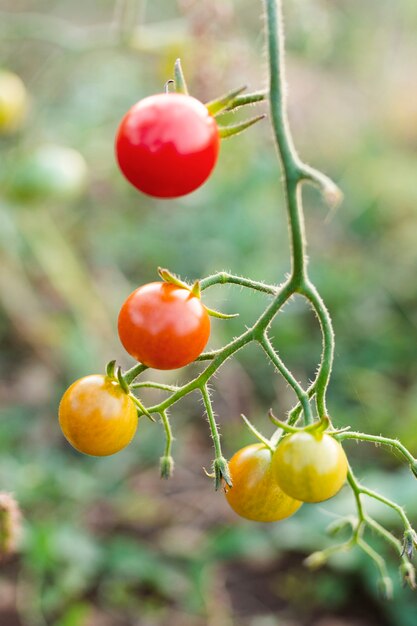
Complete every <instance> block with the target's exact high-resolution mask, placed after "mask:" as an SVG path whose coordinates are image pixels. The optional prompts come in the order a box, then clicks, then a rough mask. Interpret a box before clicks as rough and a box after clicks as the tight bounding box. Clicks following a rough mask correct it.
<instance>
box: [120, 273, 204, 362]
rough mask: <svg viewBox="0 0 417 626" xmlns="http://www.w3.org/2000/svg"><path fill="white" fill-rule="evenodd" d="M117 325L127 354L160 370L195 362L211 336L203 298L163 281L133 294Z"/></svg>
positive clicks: (140, 288)
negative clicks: (201, 299)
mask: <svg viewBox="0 0 417 626" xmlns="http://www.w3.org/2000/svg"><path fill="white" fill-rule="evenodd" d="M118 326H119V337H120V341H121V342H122V344H123V346H124V347H125V349H126V350H127V352H129V354H130V355H131V356H133V357H134V358H135V359H136V360H137V361H140V362H141V363H143V364H144V365H148V367H154V368H156V369H160V370H171V369H176V368H177V367H183V366H184V365H187V364H188V363H191V362H192V361H194V359H196V358H197V357H198V356H199V355H200V354H201V352H202V351H203V350H204V347H205V345H206V343H207V341H208V339H209V336H210V318H209V316H208V313H207V311H206V309H205V308H204V306H203V305H202V304H201V302H200V299H199V298H197V297H196V296H194V295H193V294H192V293H190V292H189V291H188V289H184V288H181V287H177V286H176V285H173V284H170V283H164V282H159V283H149V284H148V285H143V286H142V287H139V288H138V289H136V291H134V292H133V293H131V294H130V296H129V297H128V299H127V300H126V301H125V303H124V304H123V306H122V308H121V310H120V314H119V323H118Z"/></svg>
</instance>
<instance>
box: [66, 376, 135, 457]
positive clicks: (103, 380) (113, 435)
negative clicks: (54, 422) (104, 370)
mask: <svg viewBox="0 0 417 626" xmlns="http://www.w3.org/2000/svg"><path fill="white" fill-rule="evenodd" d="M59 423H60V425H61V428H62V432H63V433H64V435H65V437H66V438H67V440H68V441H69V442H70V444H71V445H72V446H73V447H74V448H75V449H76V450H78V451H79V452H83V453H84V454H90V455H92V456H108V455H110V454H115V453H116V452H119V451H120V450H122V449H123V448H125V447H126V446H127V445H128V444H129V443H130V442H131V440H132V438H133V436H134V434H135V432H136V428H137V424H138V415H137V410H136V406H135V404H134V402H133V400H132V399H131V398H129V396H128V395H127V394H126V393H125V392H124V391H123V389H122V388H121V387H120V385H119V384H118V383H116V382H114V381H113V380H111V379H110V378H108V377H107V376H102V375H100V374H93V375H91V376H86V377H84V378H80V379H79V380H77V381H75V383H73V384H72V385H71V386H70V387H69V388H68V389H67V390H66V392H65V393H64V395H63V396H62V399H61V403H60V405H59Z"/></svg>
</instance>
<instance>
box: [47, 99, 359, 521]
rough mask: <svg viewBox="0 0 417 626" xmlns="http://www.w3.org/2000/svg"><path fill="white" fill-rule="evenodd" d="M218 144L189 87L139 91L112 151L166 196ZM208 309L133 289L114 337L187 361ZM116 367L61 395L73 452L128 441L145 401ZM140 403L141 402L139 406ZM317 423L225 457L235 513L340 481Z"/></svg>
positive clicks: (118, 446)
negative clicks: (148, 92)
mask: <svg viewBox="0 0 417 626" xmlns="http://www.w3.org/2000/svg"><path fill="white" fill-rule="evenodd" d="M219 145H220V133H219V130H218V127H217V123H216V120H215V119H214V117H213V116H212V115H211V114H210V111H209V110H208V108H207V107H206V106H205V105H204V104H202V103H201V102H199V101H198V100H196V99H195V98H192V97H190V96H189V95H187V94H183V93H164V94H159V95H155V96H151V97H149V98H145V99H144V100H141V101H140V102H138V103H137V104H136V105H135V106H133V107H132V108H131V109H130V111H129V112H128V113H127V114H126V116H125V117H124V119H123V120H122V122H121V124H120V127H119V130H118V133H117V137H116V156H117V160H118V163H119V166H120V169H121V171H122V172H123V174H124V175H125V177H126V178H127V180H128V181H129V182H130V183H131V184H132V185H133V186H135V187H136V188H137V189H139V190H140V191H142V192H144V193H146V194H148V195H151V196H154V197H159V198H173V197H178V196H182V195H184V194H187V193H190V192H192V191H194V190H195V189H197V188H198V187H199V186H201V185H202V184H203V183H204V182H205V181H206V180H207V178H208V177H209V175H210V173H211V172H212V170H213V168H214V166H215V163H216V160H217V156H218V152H219ZM210 313H211V312H210V310H208V309H206V307H204V305H203V304H202V303H201V300H200V294H199V292H198V290H195V289H193V288H188V287H187V286H186V285H183V284H179V283H178V282H175V281H174V282H169V281H168V282H155V283H150V284H147V285H143V286H141V287H139V288H138V289H136V290H135V291H134V292H133V293H132V294H130V296H129V297H128V298H127V300H126V301H125V302H124V304H123V305H122V307H121V310H120V314H119V319H118V331H119V337H120V341H121V343H122V344H123V346H124V348H125V349H126V351H127V352H128V353H129V354H130V355H131V356H132V357H133V358H134V359H136V360H137V361H138V362H139V363H141V364H143V365H144V366H147V367H151V368H155V369H160V370H170V369H176V368H180V367H184V366H185V365H187V364H189V363H191V362H193V361H194V360H195V359H196V358H198V357H199V355H200V354H201V353H202V351H203V350H204V348H205V346H206V344H207V342H208V339H209V336H210V317H209V314H210ZM122 383H123V380H120V378H118V377H117V376H115V375H114V371H113V372H112V373H111V372H110V373H109V372H108V373H107V375H92V376H86V377H84V378H82V379H80V380H78V381H76V382H75V383H73V384H72V385H71V386H70V387H69V389H67V391H66V392H65V394H64V396H63V397H62V400H61V403H60V407H59V420H60V424H61V428H62V430H63V432H64V435H65V436H66V438H67V439H68V441H69V442H70V443H71V444H72V445H73V446H74V447H75V448H76V449H77V450H79V451H80V452H83V453H85V454H90V455H94V456H106V455H110V454H114V453H116V452H118V451H120V450H122V449H123V448H124V447H126V446H127V445H128V444H129V443H130V441H131V440H132V438H133V436H134V434H135V432H136V428H137V422H138V411H137V408H138V406H139V408H142V409H143V407H141V405H140V404H139V401H138V399H137V398H136V397H135V396H134V395H133V394H132V392H131V390H130V388H129V387H128V385H127V384H125V385H124V384H122ZM142 412H143V410H142ZM322 431H323V429H322V428H321V427H320V424H319V425H318V426H314V427H310V428H309V429H305V430H300V431H298V432H295V433H291V434H289V435H286V436H284V437H283V438H282V439H281V441H280V443H279V444H278V446H277V447H276V448H274V447H272V444H271V446H267V445H265V444H263V443H258V444H254V445H251V446H247V447H246V448H243V449H241V450H239V451H238V452H237V453H236V454H235V455H234V456H233V457H232V459H231V460H230V465H229V469H230V476H231V481H230V482H231V484H230V486H229V485H227V486H226V489H225V494H226V498H227V501H228V503H229V504H230V506H231V507H232V509H233V510H234V511H235V512H236V513H238V514H239V515H240V516H242V517H245V518H248V519H251V520H257V521H263V522H272V521H277V520H280V519H283V518H286V517H288V516H290V515H292V514H293V513H294V512H295V511H296V510H297V509H298V508H299V507H300V506H301V504H302V502H319V501H322V500H326V499H328V498H330V497H332V496H333V495H334V494H335V493H337V492H338V491H339V489H340V488H341V486H342V485H343V483H344V482H345V480H346V475H347V459H346V456H345V453H344V451H343V449H342V447H341V446H340V444H339V443H338V442H337V441H336V439H334V438H333V437H332V436H330V435H328V434H326V433H324V432H322Z"/></svg>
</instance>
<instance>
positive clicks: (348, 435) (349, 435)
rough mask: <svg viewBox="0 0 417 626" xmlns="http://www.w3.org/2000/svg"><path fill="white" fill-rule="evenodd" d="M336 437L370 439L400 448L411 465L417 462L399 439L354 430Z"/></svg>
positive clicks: (342, 438)
mask: <svg viewBox="0 0 417 626" xmlns="http://www.w3.org/2000/svg"><path fill="white" fill-rule="evenodd" d="M335 437H336V439H338V441H344V440H345V439H357V440H359V441H369V442H371V443H376V444H380V445H383V446H388V447H390V448H394V449H395V450H398V452H399V453H400V454H401V455H402V456H403V457H404V459H405V460H406V461H407V462H408V463H409V464H410V465H413V464H414V463H416V459H415V458H414V457H413V455H412V454H411V452H409V450H407V448H406V447H405V446H404V445H403V444H402V443H401V442H400V441H398V439H390V438H388V437H382V435H368V434H367V433H358V432H352V431H347V432H345V433H340V434H339V435H336V436H335Z"/></svg>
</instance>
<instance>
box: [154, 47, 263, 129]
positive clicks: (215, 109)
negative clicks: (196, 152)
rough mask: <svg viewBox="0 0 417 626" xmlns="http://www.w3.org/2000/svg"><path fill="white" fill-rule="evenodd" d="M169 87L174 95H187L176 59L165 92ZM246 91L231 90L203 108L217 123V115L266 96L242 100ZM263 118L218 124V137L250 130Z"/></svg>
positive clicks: (184, 82) (185, 83)
mask: <svg viewBox="0 0 417 626" xmlns="http://www.w3.org/2000/svg"><path fill="white" fill-rule="evenodd" d="M169 85H174V90H175V92H176V93H182V94H184V95H189V91H188V87H187V82H186V80H185V76H184V72H183V69H182V65H181V59H177V60H176V61H175V64H174V78H173V79H170V80H168V81H167V82H166V83H165V91H166V92H168V91H169ZM246 89H247V87H246V86H245V85H244V86H243V87H238V88H237V89H232V90H231V91H229V92H227V93H225V94H223V95H222V96H220V97H218V98H215V99H214V100H210V101H209V102H206V103H205V107H206V109H207V111H208V112H209V113H210V115H211V116H212V117H214V118H215V119H216V121H218V120H217V116H219V115H220V116H221V115H223V114H224V113H229V112H233V111H234V110H235V109H237V108H240V107H242V106H247V105H250V104H256V103H257V102H261V101H262V100H264V99H265V98H266V94H264V93H261V92H257V93H254V94H247V95H246V96H245V97H244V98H242V94H243V92H244V91H246ZM265 117H266V115H257V116H256V117H252V118H250V119H249V120H245V121H243V122H239V123H238V124H226V125H222V124H218V130H219V136H220V138H221V139H227V138H228V137H233V136H234V135H238V134H239V133H241V132H243V131H245V130H247V129H248V128H250V126H253V124H256V123H257V122H259V121H260V120H262V119H264V118H265Z"/></svg>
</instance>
